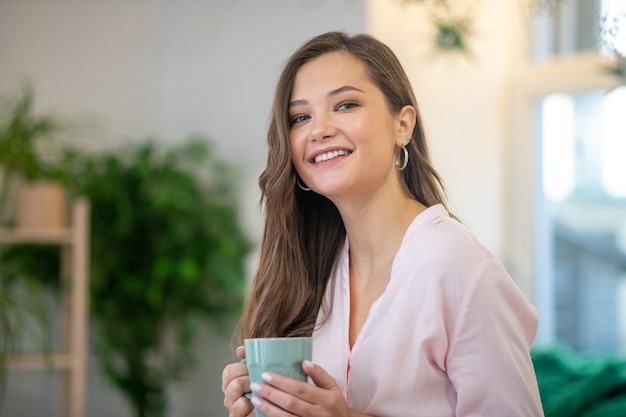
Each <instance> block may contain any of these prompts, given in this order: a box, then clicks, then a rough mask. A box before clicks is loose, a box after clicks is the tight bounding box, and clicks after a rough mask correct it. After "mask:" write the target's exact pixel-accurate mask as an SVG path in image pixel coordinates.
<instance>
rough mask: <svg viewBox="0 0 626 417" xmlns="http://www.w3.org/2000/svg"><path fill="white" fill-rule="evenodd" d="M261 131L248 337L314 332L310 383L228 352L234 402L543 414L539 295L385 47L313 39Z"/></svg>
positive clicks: (227, 386) (365, 39)
mask: <svg viewBox="0 0 626 417" xmlns="http://www.w3.org/2000/svg"><path fill="white" fill-rule="evenodd" d="M268 143H269V152H268V160H267V167H266V169H265V171H264V172H263V173H262V175H261V178H260V186H261V190H262V196H263V197H262V199H263V202H264V204H265V210H266V224H265V233H264V236H263V241H262V245H261V254H260V263H259V269H258V272H257V274H256V277H255V279H254V282H253V284H252V288H251V290H250V294H249V298H248V300H247V303H246V305H245V308H244V312H243V316H242V318H241V321H240V328H239V329H240V337H241V338H242V339H243V338H250V337H275V336H308V335H312V337H313V361H312V363H309V362H305V363H303V369H304V371H305V373H306V374H307V375H308V376H309V378H310V381H311V382H312V383H305V382H297V381H294V380H291V379H289V378H286V377H283V376H281V375H276V374H270V375H268V378H267V379H266V382H267V383H264V384H250V382H249V378H248V375H247V370H246V367H245V365H244V364H241V363H235V364H231V365H228V366H227V367H226V368H225V369H224V372H223V377H222V389H223V391H224V395H225V397H224V404H225V406H226V408H227V409H228V410H229V412H230V416H232V417H235V416H245V415H247V414H249V413H251V412H252V411H253V409H254V407H256V408H258V409H259V410H260V411H262V412H263V413H264V414H265V415H267V416H268V417H272V416H287V415H289V416H292V415H296V416H303V417H304V416H310V417H314V416H315V417H319V416H378V417H392V416H398V417H408V416H427V417H439V416H442V417H443V416H446V417H448V416H482V417H488V416H493V417H505V416H541V415H543V412H542V410H541V402H540V399H539V394H538V390H537V383H536V379H535V374H534V370H533V367H532V362H531V360H530V357H529V348H530V345H531V344H532V341H533V339H534V337H535V332H536V325H537V315H536V311H535V309H534V308H533V307H532V306H530V305H529V304H528V302H527V301H526V299H525V298H524V296H523V295H522V294H521V292H520V291H519V290H518V288H517V287H516V286H515V284H514V282H513V281H512V280H511V278H510V277H509V276H508V274H507V273H506V271H505V270H504V268H503V267H502V265H501V264H500V263H499V262H498V261H497V260H496V259H495V258H494V256H493V255H492V254H491V253H489V252H488V251H487V250H486V249H485V248H484V247H483V246H482V245H481V244H480V243H479V242H478V241H477V240H476V239H475V238H474V237H473V236H472V235H471V234H470V232H468V231H467V230H466V229H465V228H464V227H463V226H462V225H461V224H460V223H459V222H457V221H456V220H455V219H454V217H453V216H451V215H449V214H448V211H447V208H446V203H445V199H444V193H443V187H442V183H441V180H440V178H439V176H438V174H437V173H436V171H435V170H434V169H433V167H432V165H431V162H430V157H429V153H428V148H427V144H426V140H425V137H424V132H423V127H422V123H421V121H420V117H419V114H418V110H417V103H416V100H415V97H414V95H413V92H412V89H411V86H410V83H409V81H408V78H407V76H406V74H405V73H404V71H403V69H402V67H401V65H400V63H399V62H398V60H397V58H396V57H395V55H394V54H393V52H392V51H391V50H390V49H389V48H388V47H386V46H385V45H384V44H382V43H381V42H379V41H377V40H375V39H374V38H372V37H370V36H368V35H356V36H354V37H350V36H348V35H346V34H342V33H336V32H332V33H326V34H323V35H320V36H318V37H316V38H313V39H312V40H310V41H309V42H307V43H306V44H304V45H303V46H302V47H301V48H300V49H299V50H298V51H296V52H295V53H294V55H293V56H292V57H291V58H290V59H289V61H288V62H287V64H286V67H285V69H284V71H283V73H282V75H281V77H280V80H279V83H278V86H277V90H276V96H275V100H274V106H273V110H272V117H271V122H270V127H269V133H268ZM237 354H238V356H239V357H244V355H245V352H243V349H242V348H238V349H237ZM251 385H252V386H251ZM250 390H252V391H254V392H255V393H256V394H257V397H255V398H254V399H253V400H252V402H251V401H249V400H248V399H247V398H246V397H244V396H243V394H244V393H245V392H249V391H250Z"/></svg>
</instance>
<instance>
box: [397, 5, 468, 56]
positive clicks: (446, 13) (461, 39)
mask: <svg viewBox="0 0 626 417" xmlns="http://www.w3.org/2000/svg"><path fill="white" fill-rule="evenodd" d="M400 2H401V3H403V4H416V5H420V6H422V7H424V8H425V9H426V11H427V13H428V15H429V20H430V22H431V23H432V24H433V25H434V27H435V31H436V32H435V37H434V39H433V43H434V46H435V47H436V49H437V50H438V51H441V52H462V53H466V54H469V53H470V52H471V51H470V48H469V37H470V35H471V34H472V33H473V32H474V22H475V21H476V13H477V8H478V5H479V3H480V0H455V1H452V0H400Z"/></svg>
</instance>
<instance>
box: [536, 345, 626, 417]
mask: <svg viewBox="0 0 626 417" xmlns="http://www.w3.org/2000/svg"><path fill="white" fill-rule="evenodd" d="M531 356H532V359H533V363H534V366H535V372H536V373H537V382H538V384H539V393H540V395H541V401H542V403H543V409H544V413H545V417H626V358H623V357H619V356H617V355H602V356H600V355H598V356H593V357H584V356H581V355H578V354H576V353H574V352H572V351H571V350H569V349H568V348H565V347H561V346H559V347H555V348H552V349H548V350H533V351H532V352H531Z"/></svg>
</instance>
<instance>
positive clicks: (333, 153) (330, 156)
mask: <svg viewBox="0 0 626 417" xmlns="http://www.w3.org/2000/svg"><path fill="white" fill-rule="evenodd" d="M350 153H351V152H350V151H347V150H344V149H338V150H335V151H330V152H326V153H321V154H319V155H317V156H316V157H315V158H313V162H315V163H316V164H317V163H318V162H324V161H328V160H330V159H333V158H336V157H338V156H343V155H349V154H350Z"/></svg>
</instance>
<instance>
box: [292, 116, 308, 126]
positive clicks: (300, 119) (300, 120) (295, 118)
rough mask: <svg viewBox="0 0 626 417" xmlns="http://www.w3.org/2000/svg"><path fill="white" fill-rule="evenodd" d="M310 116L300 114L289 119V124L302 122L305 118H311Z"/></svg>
mask: <svg viewBox="0 0 626 417" xmlns="http://www.w3.org/2000/svg"><path fill="white" fill-rule="evenodd" d="M310 118H311V116H309V115H308V114H298V115H296V116H294V117H292V118H291V119H290V120H289V126H293V125H295V124H297V123H302V122H304V121H305V120H309V119H310Z"/></svg>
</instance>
